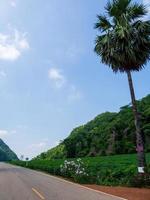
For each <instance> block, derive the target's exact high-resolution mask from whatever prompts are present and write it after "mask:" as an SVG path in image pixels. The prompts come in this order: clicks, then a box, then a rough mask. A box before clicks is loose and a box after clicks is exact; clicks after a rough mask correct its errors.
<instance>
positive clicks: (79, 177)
mask: <svg viewBox="0 0 150 200" xmlns="http://www.w3.org/2000/svg"><path fill="white" fill-rule="evenodd" d="M60 171H61V175H62V176H64V177H67V178H73V180H74V181H75V182H78V183H86V182H87V180H88V178H89V175H88V173H87V170H86V167H85V165H84V163H83V162H82V160H81V159H80V158H79V159H77V160H73V161H67V160H65V161H64V163H63V164H62V165H61V166H60Z"/></svg>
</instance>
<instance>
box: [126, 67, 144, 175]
mask: <svg viewBox="0 0 150 200" xmlns="http://www.w3.org/2000/svg"><path fill="white" fill-rule="evenodd" d="M127 76H128V82H129V88H130V93H131V99H132V108H133V114H134V119H135V128H136V151H137V158H138V172H139V173H144V172H145V166H146V159H145V152H144V140H143V133H142V130H141V120H140V116H139V113H138V110H137V104H136V98H135V92H134V87H133V81H132V76H131V72H130V71H127Z"/></svg>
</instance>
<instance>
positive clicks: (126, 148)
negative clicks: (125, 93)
mask: <svg viewBox="0 0 150 200" xmlns="http://www.w3.org/2000/svg"><path fill="white" fill-rule="evenodd" d="M110 103H111V102H110ZM137 104H138V110H139V112H140V114H141V122H142V130H143V137H144V138H145V147H146V151H147V152H149V151H150V95H148V96H146V97H145V98H143V99H141V100H139V101H137ZM135 141H136V136H135V126H134V118H133V113H132V109H131V105H130V104H129V105H126V106H123V107H121V108H120V111H119V112H118V113H112V112H106V113H102V114H100V115H98V116H97V117H96V118H95V119H93V120H92V121H90V122H88V123H87V124H85V125H82V126H80V127H77V128H75V129H74V130H73V131H72V132H71V134H70V135H69V136H68V137H67V138H66V139H65V140H64V141H63V142H62V143H61V144H60V145H58V146H56V147H55V148H53V149H50V150H48V151H47V152H44V153H42V154H40V155H39V156H38V157H37V159H57V158H74V157H85V156H99V155H114V154H126V153H135V149H136V148H135Z"/></svg>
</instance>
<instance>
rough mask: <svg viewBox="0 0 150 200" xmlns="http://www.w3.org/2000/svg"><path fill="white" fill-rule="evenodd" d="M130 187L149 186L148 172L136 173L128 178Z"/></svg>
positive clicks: (149, 176) (149, 175)
mask: <svg viewBox="0 0 150 200" xmlns="http://www.w3.org/2000/svg"><path fill="white" fill-rule="evenodd" d="M130 186H132V187H138V188H141V187H150V174H149V173H148V174H137V175H136V176H134V177H133V178H132V179H131V180H130Z"/></svg>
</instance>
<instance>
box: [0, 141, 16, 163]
mask: <svg viewBox="0 0 150 200" xmlns="http://www.w3.org/2000/svg"><path fill="white" fill-rule="evenodd" d="M11 160H18V158H17V155H16V154H15V153H14V152H13V151H12V150H11V149H10V148H9V147H8V146H7V145H6V144H5V143H4V142H3V140H2V139H0V161H11Z"/></svg>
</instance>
